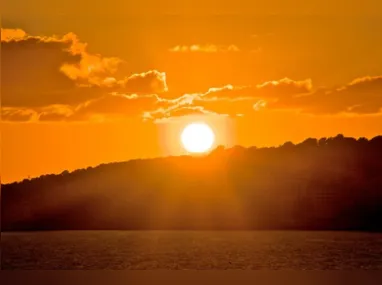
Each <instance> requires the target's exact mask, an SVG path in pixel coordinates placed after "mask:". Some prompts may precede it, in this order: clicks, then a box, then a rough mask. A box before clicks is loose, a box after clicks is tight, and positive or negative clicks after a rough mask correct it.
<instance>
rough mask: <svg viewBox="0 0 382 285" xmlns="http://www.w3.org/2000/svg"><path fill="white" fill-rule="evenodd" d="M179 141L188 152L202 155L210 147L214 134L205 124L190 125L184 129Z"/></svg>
mask: <svg viewBox="0 0 382 285" xmlns="http://www.w3.org/2000/svg"><path fill="white" fill-rule="evenodd" d="M181 141H182V144H183V146H184V148H185V149H186V150H187V151H188V152H192V153H203V152H206V151H208V150H209V149H210V148H211V147H212V145H213V143H214V141H215V134H214V132H213V131H212V129H211V128H210V127H209V126H208V125H207V124H205V123H192V124H189V125H187V126H186V127H185V128H184V130H183V132H182V134H181Z"/></svg>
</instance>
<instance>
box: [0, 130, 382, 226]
mask: <svg viewBox="0 0 382 285" xmlns="http://www.w3.org/2000/svg"><path fill="white" fill-rule="evenodd" d="M1 192H2V193H1V194H2V197H1V224H2V230H3V231H10V230H12V231H16V230H66V229H308V230H310V229H311V230H367V231H381V230H382V136H378V137H375V138H373V139H371V140H367V139H365V138H360V139H354V138H347V137H344V136H342V135H338V136H336V137H333V138H321V139H319V140H316V139H312V138H309V139H307V140H305V141H304V142H302V143H300V144H297V145H294V144H292V143H290V142H288V143H285V144H284V145H282V146H280V147H277V148H276V147H272V148H260V149H257V148H255V147H251V148H243V147H240V146H237V147H233V148H230V149H224V148H223V147H218V148H217V149H215V150H214V151H212V152H211V153H210V154H208V155H205V156H198V157H192V156H180V157H167V158H157V159H147V160H131V161H127V162H122V163H111V164H107V165H105V164H104V165H100V166H98V167H95V168H87V169H80V170H76V171H74V172H71V173H69V172H68V171H64V172H63V173H62V174H60V175H44V176H41V177H39V178H35V179H31V180H24V181H22V182H18V183H12V184H7V185H2V191H1Z"/></svg>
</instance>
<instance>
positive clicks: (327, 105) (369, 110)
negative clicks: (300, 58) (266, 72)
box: [270, 76, 382, 114]
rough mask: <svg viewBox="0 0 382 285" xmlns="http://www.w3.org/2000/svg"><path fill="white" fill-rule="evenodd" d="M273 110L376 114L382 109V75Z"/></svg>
mask: <svg viewBox="0 0 382 285" xmlns="http://www.w3.org/2000/svg"><path fill="white" fill-rule="evenodd" d="M270 107H275V108H280V107H282V108H295V109H299V110H301V111H302V112H304V113H311V114H338V113H353V114H374V113H379V112H380V111H381V109H382V76H375V77H363V78H358V79H355V80H353V81H352V82H350V83H349V84H347V85H345V86H343V87H340V88H333V89H327V88H321V89H318V90H316V91H314V92H311V93H310V94H306V95H304V96H294V97H292V98H290V100H280V101H279V102H277V103H275V104H274V105H270Z"/></svg>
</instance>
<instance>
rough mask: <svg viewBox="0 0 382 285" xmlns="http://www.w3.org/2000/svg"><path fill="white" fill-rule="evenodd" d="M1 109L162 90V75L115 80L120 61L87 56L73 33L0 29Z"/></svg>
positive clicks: (143, 75)
mask: <svg viewBox="0 0 382 285" xmlns="http://www.w3.org/2000/svg"><path fill="white" fill-rule="evenodd" d="M1 36H2V37H1V44H2V46H1V58H2V105H3V106H6V107H23V108H36V107H43V106H48V105H52V104H69V105H75V104H79V103H81V102H85V101H88V100H90V99H95V98H100V97H103V96H104V95H106V94H108V93H111V92H116V91H119V92H121V93H129V94H134V93H136V94H151V93H161V92H165V91H166V90H167V85H166V75H165V73H163V72H159V71H156V70H151V71H148V72H144V73H140V74H133V75H131V76H128V77H125V78H121V79H118V78H115V77H114V74H115V72H116V71H117V69H118V66H119V64H120V63H121V62H122V60H121V59H118V58H116V57H102V56H101V55H98V54H90V53H88V52H87V48H86V47H87V45H86V44H85V43H81V42H80V41H79V39H78V38H77V36H76V35H75V34H72V33H70V34H67V35H65V36H62V37H57V36H52V37H40V36H29V35H27V34H26V33H25V32H24V31H22V30H12V29H2V30H1Z"/></svg>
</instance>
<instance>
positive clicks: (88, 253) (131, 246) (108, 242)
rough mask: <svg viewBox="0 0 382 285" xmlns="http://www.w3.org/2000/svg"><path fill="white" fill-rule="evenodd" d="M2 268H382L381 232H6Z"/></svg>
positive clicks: (2, 247) (3, 242)
mask: <svg viewBox="0 0 382 285" xmlns="http://www.w3.org/2000/svg"><path fill="white" fill-rule="evenodd" d="M1 250H2V256H1V259H2V269H3V270H4V269H43V270H45V269H297V270H326V269H328V270H329V269H330V270H333V269H334V270H336V269H341V270H346V269H350V270H351V269H382V234H373V233H355V232H303V231H301V232H298V231H296V232H293V231H246V232H219V231H217V232H203V231H200V232H198V231H78V232H75V231H70V232H28V233H2V237H1Z"/></svg>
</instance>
